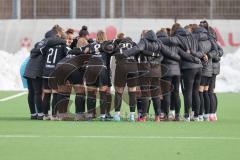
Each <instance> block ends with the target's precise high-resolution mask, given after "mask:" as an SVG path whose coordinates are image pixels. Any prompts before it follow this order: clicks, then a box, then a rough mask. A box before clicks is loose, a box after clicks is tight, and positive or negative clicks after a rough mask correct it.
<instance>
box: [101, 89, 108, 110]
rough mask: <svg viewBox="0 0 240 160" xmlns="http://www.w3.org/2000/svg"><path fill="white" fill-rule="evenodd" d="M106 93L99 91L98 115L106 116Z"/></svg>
mask: <svg viewBox="0 0 240 160" xmlns="http://www.w3.org/2000/svg"><path fill="white" fill-rule="evenodd" d="M106 102H107V96H106V92H103V91H100V114H106Z"/></svg>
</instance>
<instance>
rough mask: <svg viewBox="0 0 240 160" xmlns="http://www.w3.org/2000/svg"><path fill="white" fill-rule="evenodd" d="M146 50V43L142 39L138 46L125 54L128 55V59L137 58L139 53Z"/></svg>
mask: <svg viewBox="0 0 240 160" xmlns="http://www.w3.org/2000/svg"><path fill="white" fill-rule="evenodd" d="M144 49H145V42H144V40H143V39H141V40H140V42H139V43H138V44H137V45H136V46H134V47H132V48H130V49H128V50H126V51H124V52H123V54H124V55H126V56H127V57H130V56H135V55H137V54H138V53H139V52H141V51H143V50H144Z"/></svg>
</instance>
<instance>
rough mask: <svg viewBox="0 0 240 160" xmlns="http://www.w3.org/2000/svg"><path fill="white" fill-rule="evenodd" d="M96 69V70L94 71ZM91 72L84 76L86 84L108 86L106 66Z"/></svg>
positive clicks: (108, 79)
mask: <svg viewBox="0 0 240 160" xmlns="http://www.w3.org/2000/svg"><path fill="white" fill-rule="evenodd" d="M95 71H96V72H95ZM95 71H93V72H91V73H90V72H88V73H87V74H86V75H87V76H86V77H85V80H86V85H87V86H94V87H102V86H109V85H110V84H111V82H110V81H111V80H110V78H109V74H108V71H107V69H106V68H102V69H101V70H98V71H97V69H96V70H95Z"/></svg>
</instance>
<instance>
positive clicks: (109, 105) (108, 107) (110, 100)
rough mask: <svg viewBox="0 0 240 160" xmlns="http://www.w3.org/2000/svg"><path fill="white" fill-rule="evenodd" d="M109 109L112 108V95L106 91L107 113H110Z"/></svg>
mask: <svg viewBox="0 0 240 160" xmlns="http://www.w3.org/2000/svg"><path fill="white" fill-rule="evenodd" d="M111 110H112V95H111V93H107V106H106V112H107V114H110V112H111Z"/></svg>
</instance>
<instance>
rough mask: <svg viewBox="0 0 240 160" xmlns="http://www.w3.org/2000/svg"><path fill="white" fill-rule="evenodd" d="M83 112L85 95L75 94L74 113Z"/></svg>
mask: <svg viewBox="0 0 240 160" xmlns="http://www.w3.org/2000/svg"><path fill="white" fill-rule="evenodd" d="M84 112H85V93H77V94H76V96H75V113H84Z"/></svg>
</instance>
